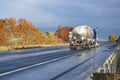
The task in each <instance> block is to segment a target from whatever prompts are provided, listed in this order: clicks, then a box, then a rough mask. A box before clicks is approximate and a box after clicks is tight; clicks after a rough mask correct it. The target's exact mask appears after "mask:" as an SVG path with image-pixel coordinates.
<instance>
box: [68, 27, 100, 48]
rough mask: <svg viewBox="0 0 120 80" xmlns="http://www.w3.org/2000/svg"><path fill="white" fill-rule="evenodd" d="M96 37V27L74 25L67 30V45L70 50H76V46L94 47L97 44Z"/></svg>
mask: <svg viewBox="0 0 120 80" xmlns="http://www.w3.org/2000/svg"><path fill="white" fill-rule="evenodd" d="M97 39H98V37H97V28H95V29H92V28H91V27H90V26H88V25H81V26H75V27H74V28H73V30H72V31H71V32H69V42H70V46H69V47H70V49H71V50H76V49H77V48H78V47H80V48H95V47H98V46H99V44H98V42H97Z"/></svg>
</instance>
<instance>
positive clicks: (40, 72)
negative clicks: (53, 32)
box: [0, 42, 116, 80]
mask: <svg viewBox="0 0 120 80" xmlns="http://www.w3.org/2000/svg"><path fill="white" fill-rule="evenodd" d="M104 44H106V45H104ZM101 45H102V46H101V47H99V48H96V49H91V50H81V49H78V50H76V51H71V50H69V48H68V46H64V47H51V48H35V49H23V50H16V51H11V52H4V53H0V80H86V79H88V78H89V76H90V75H91V74H92V73H93V72H94V71H95V70H96V69H97V68H98V67H99V66H100V65H101V64H102V63H103V62H104V61H105V59H106V58H107V57H108V56H109V55H110V54H111V53H112V51H113V49H114V47H115V46H116V43H110V42H107V43H102V44H101ZM63 56H64V57H63Z"/></svg>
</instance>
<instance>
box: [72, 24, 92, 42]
mask: <svg viewBox="0 0 120 80" xmlns="http://www.w3.org/2000/svg"><path fill="white" fill-rule="evenodd" d="M72 35H73V38H75V39H76V40H84V39H93V36H94V35H93V30H92V29H91V27H90V26H87V25H81V26H76V27H75V28H74V29H73V30H72Z"/></svg>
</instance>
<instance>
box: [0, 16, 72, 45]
mask: <svg viewBox="0 0 120 80" xmlns="http://www.w3.org/2000/svg"><path fill="white" fill-rule="evenodd" d="M72 28H73V27H65V26H58V29H57V30H56V32H44V33H42V32H41V31H40V30H39V29H37V28H35V27H34V25H33V24H32V23H31V22H29V21H27V20H26V19H19V20H16V19H14V18H6V19H0V46H2V45H6V46H7V45H32V44H57V43H63V42H68V33H69V31H71V30H72Z"/></svg>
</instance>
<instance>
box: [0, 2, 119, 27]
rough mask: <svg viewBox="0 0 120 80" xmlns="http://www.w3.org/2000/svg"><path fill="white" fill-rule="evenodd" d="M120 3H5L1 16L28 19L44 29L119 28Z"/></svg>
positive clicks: (1, 8)
mask: <svg viewBox="0 0 120 80" xmlns="http://www.w3.org/2000/svg"><path fill="white" fill-rule="evenodd" d="M119 4H120V0H99V1H98V0H24V1H23V0H3V1H0V10H1V11H0V17H2V18H5V17H15V18H17V19H18V18H26V19H28V20H30V21H32V22H33V23H34V24H35V25H42V27H45V26H47V27H51V26H56V25H76V24H88V25H93V26H103V25H104V26H110V25H111V26H113V25H119V26H120V23H119V21H120V15H119V14H120V5H119ZM40 27H41V26H40Z"/></svg>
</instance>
